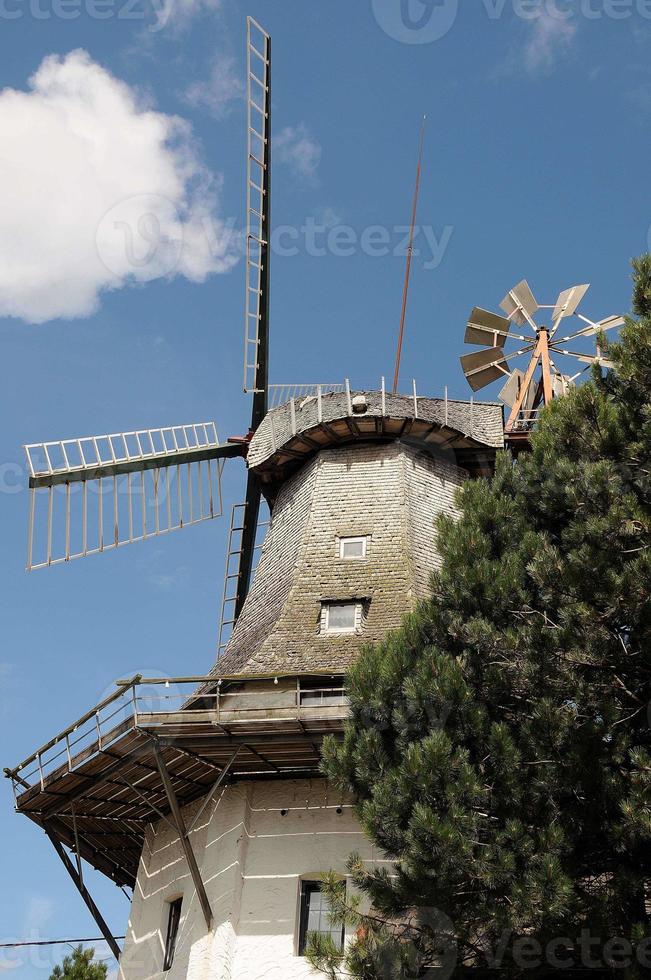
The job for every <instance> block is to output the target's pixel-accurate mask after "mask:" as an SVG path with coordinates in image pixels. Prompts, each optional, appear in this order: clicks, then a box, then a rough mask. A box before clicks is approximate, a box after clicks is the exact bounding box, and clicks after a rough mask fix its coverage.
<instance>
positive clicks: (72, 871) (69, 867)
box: [43, 826, 121, 960]
mask: <svg viewBox="0 0 651 980" xmlns="http://www.w3.org/2000/svg"><path fill="white" fill-rule="evenodd" d="M43 829H44V830H45V833H46V834H47V836H48V837H49V839H50V841H51V843H52V846H53V847H54V850H55V851H56V852H57V854H58V855H59V857H60V858H61V861H62V863H63V866H64V868H65V869H66V871H67V872H68V874H69V875H70V877H71V878H72V880H73V881H74V883H75V885H76V886H77V891H78V892H79V894H80V895H81V897H82V898H83V900H84V902H85V903H86V907H87V908H88V911H89V912H90V914H91V915H92V917H93V918H94V920H95V922H96V923H97V925H98V927H99V931H100V932H101V933H102V935H103V936H104V939H105V940H106V942H107V943H108V945H109V947H110V949H111V952H112V953H113V955H114V956H115V958H116V960H119V959H120V953H121V950H120V947H119V946H118V944H117V942H116V940H115V937H114V936H113V933H112V932H111V930H110V929H109V927H108V926H107V924H106V922H105V921H104V918H103V916H102V913H101V912H100V910H99V909H98V908H97V906H96V905H95V902H94V901H93V899H92V897H91V895H90V892H89V891H88V889H87V888H86V886H85V884H84V882H83V880H82V878H81V875H80V874H79V872H78V871H77V868H75V866H74V864H73V863H72V861H71V860H70V858H69V857H68V855H67V853H66V851H65V850H64V848H63V845H62V844H61V842H60V841H59V840H57V838H56V837H55V836H54V834H53V833H52V831H51V830H49V828H48V827H47V826H46V827H44V828H43Z"/></svg>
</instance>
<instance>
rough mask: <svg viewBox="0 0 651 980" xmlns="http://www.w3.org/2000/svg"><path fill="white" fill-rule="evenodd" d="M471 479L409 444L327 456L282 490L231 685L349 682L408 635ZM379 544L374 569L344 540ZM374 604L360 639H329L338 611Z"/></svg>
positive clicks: (374, 547)
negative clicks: (443, 524) (345, 552)
mask: <svg viewBox="0 0 651 980" xmlns="http://www.w3.org/2000/svg"><path fill="white" fill-rule="evenodd" d="M464 477H465V472H464V471H463V470H461V469H459V468H458V467H457V466H455V465H454V464H453V463H452V462H451V461H450V460H449V459H447V458H445V457H443V456H435V455H432V454H430V453H427V454H426V453H423V452H422V451H419V450H416V449H414V448H412V447H410V446H408V445H406V444H404V443H401V442H399V441H396V442H392V443H388V444H386V443H385V444H382V443H366V444H359V443H358V444H355V445H349V446H344V447H332V448H328V449H325V450H322V451H321V452H320V453H318V454H317V455H316V456H315V457H314V458H313V459H312V460H311V462H310V463H308V464H307V465H306V466H304V467H303V468H302V469H301V470H300V471H299V472H298V473H297V474H295V475H294V476H293V477H292V478H291V479H289V480H288V481H287V483H286V484H284V486H283V487H282V488H281V490H280V493H279V495H278V498H277V500H276V504H275V506H274V512H273V519H272V523H271V526H270V528H269V531H268V532H267V537H266V540H265V543H264V546H263V550H262V555H261V558H260V562H259V565H258V569H257V572H256V576H255V580H254V582H253V585H252V588H251V591H250V593H249V597H248V599H247V602H246V605H245V607H244V609H243V611H242V614H241V616H240V619H239V621H238V623H237V626H236V629H235V632H234V634H233V637H232V638H231V641H230V643H229V645H228V647H227V649H226V652H225V654H224V656H223V658H222V659H221V660H220V661H219V667H218V669H219V673H222V674H228V673H234V672H237V671H240V670H243V671H246V672H247V673H256V672H258V671H259V672H260V673H269V672H273V671H276V670H277V671H279V672H281V671H282V672H284V671H297V672H299V673H300V672H303V671H305V672H309V671H310V670H318V671H321V670H330V669H332V671H333V672H342V671H345V670H346V669H347V668H348V667H349V666H350V664H351V663H352V661H353V660H354V658H355V657H356V656H357V654H358V653H359V650H360V648H361V647H362V645H363V644H365V643H368V642H375V641H377V640H380V639H382V638H383V637H384V636H385V635H386V633H387V632H388V631H389V630H391V629H395V628H396V627H398V626H399V625H400V622H401V620H402V617H403V615H404V614H405V613H406V612H408V611H409V610H410V609H411V608H412V607H413V605H414V603H415V601H416V599H417V598H419V597H421V596H425V595H427V590H428V581H429V577H430V575H431V572H432V570H433V569H434V568H435V567H436V565H437V563H438V557H437V553H436V545H435V530H434V522H435V519H436V516H437V514H439V513H441V512H446V513H452V514H453V513H455V512H456V511H455V504H454V494H455V491H456V489H457V487H458V486H459V485H460V483H461V482H462V480H463V479H464ZM364 535H367V536H368V537H369V544H368V551H367V556H366V558H365V559H341V558H339V556H338V550H337V539H338V537H341V536H346V537H348V536H350V537H359V536H364ZM348 600H357V601H360V602H362V603H363V609H364V625H363V627H362V629H361V630H360V631H358V633H356V634H350V633H347V634H341V635H336V634H330V633H324V632H323V631H322V629H321V615H320V613H321V607H322V603H323V602H326V601H340V602H345V601H348Z"/></svg>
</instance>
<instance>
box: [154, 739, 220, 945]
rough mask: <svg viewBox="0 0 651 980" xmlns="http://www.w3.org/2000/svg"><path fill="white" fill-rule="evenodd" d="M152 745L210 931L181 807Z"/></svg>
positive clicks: (207, 909)
mask: <svg viewBox="0 0 651 980" xmlns="http://www.w3.org/2000/svg"><path fill="white" fill-rule="evenodd" d="M153 745H154V757H155V759H156V765H157V766H158V771H159V772H160V777H161V779H162V781H163V787H164V789H165V794H166V796H167V802H168V803H169V806H170V810H171V811H172V817H173V818H174V823H175V824H176V831H177V833H178V835H179V839H180V841H181V847H182V848H183V853H184V854H185V858H186V861H187V862H188V866H189V868H190V874H191V875H192V880H193V882H194V887H195V889H196V892H197V895H198V897H199V902H200V904H201V909H202V911H203V917H204V919H205V920H206V925H207V927H208V928H209V929H210V928H211V927H212V919H213V915H212V909H211V908H210V902H209V901H208V896H207V895H206V889H205V887H204V884H203V881H202V879H201V874H200V872H199V866H198V865H197V859H196V858H195V856H194V851H193V850H192V844H191V843H190V840H189V838H188V832H187V830H186V827H185V821H184V820H183V814H182V813H181V807H180V806H179V801H178V800H177V798H176V793H175V792H174V787H173V785H172V780H171V779H170V774H169V772H168V771H167V766H166V765H165V759H164V758H163V756H162V754H161V750H160V748H159V747H158V745H157V743H156V742H154V743H153Z"/></svg>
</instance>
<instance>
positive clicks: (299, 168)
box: [273, 123, 321, 182]
mask: <svg viewBox="0 0 651 980" xmlns="http://www.w3.org/2000/svg"><path fill="white" fill-rule="evenodd" d="M273 153H274V157H275V159H276V160H278V162H279V163H285V164H287V165H288V166H289V167H291V169H292V170H293V171H294V173H295V174H297V175H298V176H299V177H302V178H303V179H304V180H307V181H309V182H313V181H314V180H315V179H316V174H317V170H318V167H319V163H320V162H321V146H320V144H319V143H317V141H316V140H315V139H314V137H313V136H312V134H311V133H310V131H309V130H308V128H307V126H306V125H305V123H299V124H298V126H285V128H284V129H283V130H281V131H280V133H278V135H277V136H274V139H273Z"/></svg>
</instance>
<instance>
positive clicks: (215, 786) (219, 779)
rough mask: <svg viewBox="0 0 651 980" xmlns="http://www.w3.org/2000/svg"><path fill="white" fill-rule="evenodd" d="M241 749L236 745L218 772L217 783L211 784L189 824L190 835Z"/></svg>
mask: <svg viewBox="0 0 651 980" xmlns="http://www.w3.org/2000/svg"><path fill="white" fill-rule="evenodd" d="M241 748H242V746H241V745H238V746H237V747H236V749H235V751H234V752H233V754H232V756H231V757H230V759H229V760H228V762H227V763H226V765H225V766H224V768H223V769H222V771H221V772H220V774H219V776H218V777H217V781H216V782H215V783H213V785H212V788H211V789H210V790H209V791H208V793H206V797H205V799H204V801H203V803H202V804H201V806H200V807H199V809H198V810H197V813H196V814H195V817H194V820H193V821H192V823H191V824H190V827H189V831H188V832H189V833H190V834H191V833H192V831H193V830H194V828H195V827H196V826H197V824H198V823H199V821H200V820H201V817H202V816H203V814H204V813H205V810H206V807H207V806H208V804H209V803H210V801H211V800H212V799H213V797H214V795H215V793H216V792H217V790H218V789H219V787H220V786H221V784H222V783H223V781H224V779H225V778H226V775H227V773H228V770H229V769H230V767H231V766H232V764H233V763H234V762H235V760H236V758H237V756H238V754H239V751H240V749H241Z"/></svg>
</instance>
